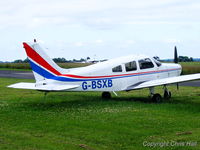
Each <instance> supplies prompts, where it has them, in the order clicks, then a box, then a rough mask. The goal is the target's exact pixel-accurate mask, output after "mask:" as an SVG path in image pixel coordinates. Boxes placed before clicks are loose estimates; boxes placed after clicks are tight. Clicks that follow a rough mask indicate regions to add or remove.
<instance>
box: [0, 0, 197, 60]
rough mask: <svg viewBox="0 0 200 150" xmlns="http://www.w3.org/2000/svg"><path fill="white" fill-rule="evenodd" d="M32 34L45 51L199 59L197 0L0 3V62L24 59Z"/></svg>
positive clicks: (30, 0)
mask: <svg viewBox="0 0 200 150" xmlns="http://www.w3.org/2000/svg"><path fill="white" fill-rule="evenodd" d="M34 38H36V39H37V40H38V41H39V42H40V43H41V44H42V45H43V47H44V48H45V50H46V52H47V53H48V55H49V56H50V57H52V58H54V57H65V58H66V59H72V58H76V59H79V58H86V57H87V56H89V57H91V58H92V59H93V58H95V59H104V58H108V59H109V58H114V57H118V56H126V55H129V54H145V55H150V56H156V55H157V56H160V57H161V58H172V57H173V47H174V46H175V45H177V48H178V52H179V55H189V56H192V57H200V1H199V0H139V1H138V0H56V1H55V0H17V1H16V0H5V1H3V0H2V1H0V52H1V55H0V61H12V60H15V59H25V58H26V55H25V51H24V49H23V47H22V42H24V41H27V42H28V41H33V39H34Z"/></svg>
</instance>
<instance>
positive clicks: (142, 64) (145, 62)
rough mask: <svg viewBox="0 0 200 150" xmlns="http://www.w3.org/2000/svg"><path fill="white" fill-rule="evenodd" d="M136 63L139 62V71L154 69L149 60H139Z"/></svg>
mask: <svg viewBox="0 0 200 150" xmlns="http://www.w3.org/2000/svg"><path fill="white" fill-rule="evenodd" d="M138 62H139V66H140V69H148V68H153V67H154V65H153V63H152V61H151V60H150V59H149V58H145V59H141V60H139V61H138Z"/></svg>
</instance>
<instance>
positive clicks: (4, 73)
mask: <svg viewBox="0 0 200 150" xmlns="http://www.w3.org/2000/svg"><path fill="white" fill-rule="evenodd" d="M1 77H4V78H18V79H34V76H33V73H32V71H16V70H0V78H1ZM179 85H180V86H194V87H200V80H196V81H190V82H185V83H179Z"/></svg>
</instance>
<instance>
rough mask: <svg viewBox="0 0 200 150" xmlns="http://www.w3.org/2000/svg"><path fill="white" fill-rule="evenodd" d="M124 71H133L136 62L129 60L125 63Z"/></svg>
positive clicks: (135, 68) (135, 67)
mask: <svg viewBox="0 0 200 150" xmlns="http://www.w3.org/2000/svg"><path fill="white" fill-rule="evenodd" d="M125 68H126V71H134V70H137V66H136V62H135V61H131V62H128V63H126V64H125Z"/></svg>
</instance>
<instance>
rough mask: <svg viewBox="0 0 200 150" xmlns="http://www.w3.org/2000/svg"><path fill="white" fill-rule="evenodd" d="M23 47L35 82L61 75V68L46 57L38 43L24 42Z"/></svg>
mask: <svg viewBox="0 0 200 150" xmlns="http://www.w3.org/2000/svg"><path fill="white" fill-rule="evenodd" d="M23 45H24V48H25V50H26V54H27V56H28V59H29V61H30V65H31V68H32V70H33V73H34V76H35V80H36V82H39V81H43V80H45V79H46V78H53V77H54V76H57V75H61V72H62V68H60V67H59V66H58V65H57V64H56V63H55V62H54V61H53V60H52V59H51V58H49V57H48V56H47V55H46V53H45V52H44V51H43V49H42V48H41V47H40V45H39V44H38V43H25V42H24V43H23Z"/></svg>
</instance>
